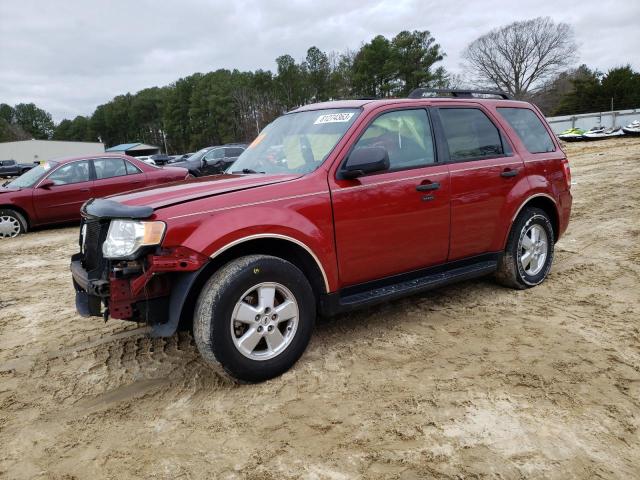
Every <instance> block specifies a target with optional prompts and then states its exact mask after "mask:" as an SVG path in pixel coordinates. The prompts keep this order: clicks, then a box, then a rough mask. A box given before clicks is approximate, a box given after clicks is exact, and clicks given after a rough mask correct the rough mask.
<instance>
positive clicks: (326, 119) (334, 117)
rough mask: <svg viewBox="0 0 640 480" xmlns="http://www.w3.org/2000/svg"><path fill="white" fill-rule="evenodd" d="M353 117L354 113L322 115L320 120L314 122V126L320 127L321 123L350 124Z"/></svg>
mask: <svg viewBox="0 0 640 480" xmlns="http://www.w3.org/2000/svg"><path fill="white" fill-rule="evenodd" d="M351 117H353V112H352V113H327V114H325V115H320V116H319V117H318V119H317V120H316V121H315V122H313V124H314V125H319V124H321V123H337V122H348V121H349V120H351Z"/></svg>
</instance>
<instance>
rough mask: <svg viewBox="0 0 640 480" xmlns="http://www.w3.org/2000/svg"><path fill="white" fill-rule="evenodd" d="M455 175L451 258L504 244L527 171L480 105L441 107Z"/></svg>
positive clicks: (451, 169)
mask: <svg viewBox="0 0 640 480" xmlns="http://www.w3.org/2000/svg"><path fill="white" fill-rule="evenodd" d="M438 113H439V118H440V123H441V125H442V130H443V136H444V138H445V140H446V148H447V150H448V161H449V172H450V174H451V245H450V250H449V260H450V261H454V260H460V259H462V258H466V257H472V256H476V255H480V254H483V253H492V252H494V251H495V250H496V249H498V250H499V249H500V248H501V247H500V248H499V247H498V245H500V242H501V239H502V237H503V234H504V230H503V228H502V225H503V223H504V219H503V218H502V216H503V206H504V205H505V202H506V201H507V199H508V198H509V192H510V191H511V190H512V189H513V188H514V186H515V185H516V184H517V183H518V180H519V179H520V178H522V177H523V176H524V171H523V167H524V165H523V163H522V158H520V157H519V156H518V155H517V154H515V153H514V152H513V149H512V148H511V146H510V145H509V142H508V140H507V138H506V136H505V135H504V134H503V133H502V132H501V131H500V130H499V129H498V128H497V127H496V124H494V122H493V121H492V120H491V119H490V118H489V116H488V114H487V112H485V111H484V110H483V109H482V108H481V107H480V106H479V105H478V104H470V105H469V106H466V107H454V106H451V107H442V108H439V109H438Z"/></svg>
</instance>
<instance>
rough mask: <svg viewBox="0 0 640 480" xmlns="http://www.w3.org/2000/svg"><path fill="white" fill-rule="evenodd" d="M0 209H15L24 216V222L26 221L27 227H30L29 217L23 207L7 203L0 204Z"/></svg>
mask: <svg viewBox="0 0 640 480" xmlns="http://www.w3.org/2000/svg"><path fill="white" fill-rule="evenodd" d="M0 210H15V211H16V212H18V213H19V214H20V215H22V216H23V217H24V220H25V222H27V228H31V218H30V217H29V214H28V213H27V211H26V210H25V209H23V208H21V207H18V206H17V205H13V204H11V203H9V204H6V205H5V204H0Z"/></svg>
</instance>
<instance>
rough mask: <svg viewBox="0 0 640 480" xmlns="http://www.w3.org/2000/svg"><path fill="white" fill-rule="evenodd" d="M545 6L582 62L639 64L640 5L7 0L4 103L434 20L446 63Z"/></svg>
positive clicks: (109, 87)
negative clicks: (565, 28) (570, 34)
mask: <svg viewBox="0 0 640 480" xmlns="http://www.w3.org/2000/svg"><path fill="white" fill-rule="evenodd" d="M539 15H549V16H551V17H552V18H553V19H554V20H556V21H565V22H568V23H570V24H572V25H573V26H574V28H575V32H576V37H577V40H578V42H579V43H580V49H579V52H578V57H579V62H580V63H587V64H588V65H589V66H591V67H595V68H598V69H600V70H605V71H606V70H607V69H608V68H611V67H614V66H617V65H622V64H626V63H631V64H632V65H633V66H634V68H636V69H638V68H639V67H640V58H639V55H638V53H637V52H638V50H637V45H635V43H637V42H635V40H636V38H637V26H636V24H637V20H638V18H640V3H638V2H629V1H619V2H616V1H608V2H607V1H600V2H582V3H581V4H580V7H579V8H575V7H572V8H566V9H563V8H562V7H561V6H559V4H558V2H557V1H551V0H535V1H533V0H532V1H520V2H512V1H509V0H500V1H491V2H468V1H460V0H450V1H425V0H390V1H387V0H385V1H376V2H362V1H360V0H324V1H322V2H317V1H310V0H304V1H303V0H272V1H269V2H260V1H258V0H237V1H235V2H229V1H214V0H212V1H206V0H181V1H177V0H175V1H168V0H166V1H151V0H136V1H129V0H113V1H109V2H98V1H95V0H66V1H65V2H50V1H44V0H40V1H36V0H3V1H2V3H1V4H0V38H1V39H2V40H1V41H2V45H1V48H0V64H1V65H3V68H2V70H0V102H5V103H10V104H15V103H18V102H32V101H33V102H35V103H36V104H38V105H39V106H42V107H43V108H45V109H47V110H48V111H50V112H51V113H52V114H53V116H54V118H55V119H56V120H57V121H59V120H61V119H62V118H64V117H67V118H73V117H74V116H76V115H81V114H82V115H87V114H91V113H92V112H93V110H94V109H95V107H96V106H97V105H99V104H101V103H104V102H106V101H108V100H109V99H111V98H113V97H114V96H115V95H118V94H122V93H126V92H135V91H138V90H140V89H142V88H146V87H150V86H156V85H166V84H168V83H171V82H172V81H175V80H177V79H178V78H180V77H184V76H186V75H190V74H192V73H194V72H198V71H199V72H206V71H211V70H215V69H217V68H238V69H242V70H254V69H257V68H263V69H275V58H276V57H277V56H279V55H281V54H284V53H288V54H290V55H292V56H293V57H294V58H296V59H298V60H301V59H302V58H303V57H304V55H305V52H306V50H307V48H308V47H310V46H312V45H316V46H317V47H319V48H320V49H322V50H324V51H327V52H330V51H344V50H346V49H347V48H350V49H357V48H358V47H359V46H360V45H361V44H362V43H363V42H366V41H369V40H370V39H371V38H372V37H373V36H375V35H377V34H383V35H386V36H388V37H391V36H393V35H395V34H396V33H398V32H399V31H401V30H414V29H420V30H424V29H427V30H430V31H431V32H432V34H433V35H434V36H435V37H436V40H437V41H438V42H439V43H440V44H441V45H442V47H443V48H444V50H445V52H446V53H447V57H446V58H445V61H444V65H445V67H446V68H448V69H450V70H452V71H456V72H459V71H460V70H461V60H460V54H461V52H462V50H463V49H464V47H465V46H466V45H467V44H468V43H469V42H471V41H472V40H473V39H475V38H476V37H478V36H479V35H481V34H482V33H484V32H486V31H488V30H489V29H491V28H495V27H498V26H500V25H503V24H506V23H509V22H512V21H515V20H521V19H525V18H532V17H535V16H539Z"/></svg>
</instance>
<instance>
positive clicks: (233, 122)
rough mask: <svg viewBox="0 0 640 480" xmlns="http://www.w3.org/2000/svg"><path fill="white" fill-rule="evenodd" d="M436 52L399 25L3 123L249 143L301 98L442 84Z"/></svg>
mask: <svg viewBox="0 0 640 480" xmlns="http://www.w3.org/2000/svg"><path fill="white" fill-rule="evenodd" d="M443 57H444V53H443V51H442V48H441V47H440V45H438V44H437V43H436V42H435V39H434V38H433V36H432V35H431V34H430V33H429V32H428V31H417V30H416V31H413V32H409V31H403V32H400V33H399V34H397V35H396V36H395V37H393V38H391V39H388V38H386V37H384V36H382V35H379V36H377V37H375V38H373V39H372V40H371V41H370V42H368V43H366V44H364V45H362V47H361V48H360V49H359V50H358V51H346V52H342V53H336V52H332V53H328V54H327V53H325V52H323V51H321V50H320V49H318V48H317V47H311V48H309V49H308V50H307V54H306V57H305V58H304V59H303V60H302V61H300V62H296V60H295V59H294V58H293V57H292V56H291V55H282V56H279V57H278V58H276V66H277V68H276V72H271V71H268V70H256V71H248V72H247V71H244V72H243V71H239V70H227V69H220V70H216V71H213V72H209V73H195V74H193V75H190V76H188V77H185V78H181V79H179V80H177V81H176V82H174V83H172V84H170V85H168V86H165V87H153V88H146V89H144V90H141V91H139V92H137V93H135V94H130V93H128V94H125V95H118V96H117V97H115V98H114V99H112V100H111V101H109V102H107V103H105V104H103V105H100V106H98V107H97V108H96V110H95V111H94V113H93V114H92V115H91V116H89V117H85V116H78V117H76V118H74V119H73V120H67V119H65V120H62V121H61V122H60V123H59V124H58V125H56V126H55V128H51V125H48V126H47V127H46V129H45V130H43V131H40V130H38V131H37V132H36V129H34V128H27V126H25V125H24V124H23V123H20V122H17V120H16V117H15V115H14V116H11V115H8V123H9V124H10V125H14V126H22V128H23V129H24V130H25V131H26V132H28V133H29V134H31V135H33V137H34V138H51V139H54V140H80V141H97V140H98V139H99V140H100V141H102V142H104V143H105V144H106V145H108V146H111V145H115V144H118V143H126V142H130V141H140V142H144V143H151V144H155V145H163V146H164V144H165V141H166V146H167V150H168V151H169V152H170V153H176V152H186V151H193V150H196V149H198V148H201V147H203V146H206V145H215V144H221V143H228V142H235V141H249V140H251V139H253V138H254V137H255V136H256V135H257V134H258V132H259V131H260V130H261V129H262V128H264V127H265V126H266V125H267V124H268V123H269V122H271V121H272V120H273V119H274V118H276V117H277V116H279V115H281V114H282V113H284V112H286V111H288V110H290V109H292V108H295V107H297V106H299V105H304V104H306V103H311V102H320V101H325V100H331V99H340V98H357V97H390V96H406V95H407V94H408V93H409V92H410V91H411V90H413V89H414V88H417V87H422V86H440V87H442V86H446V85H448V82H449V79H448V76H447V74H446V72H445V70H444V69H443V68H442V67H441V66H438V65H437V64H438V62H441V61H442V59H443ZM32 106H33V107H34V108H36V109H37V107H35V105H32ZM18 107H20V106H16V107H15V109H14V110H16V111H17V110H18ZM2 108H3V109H5V110H7V111H10V110H11V109H12V107H10V106H8V105H3V106H2ZM37 110H39V109H37ZM43 113H44V114H46V112H43ZM46 115H48V114H46ZM48 118H49V119H50V116H49V117H48ZM12 119H13V120H12Z"/></svg>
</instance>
